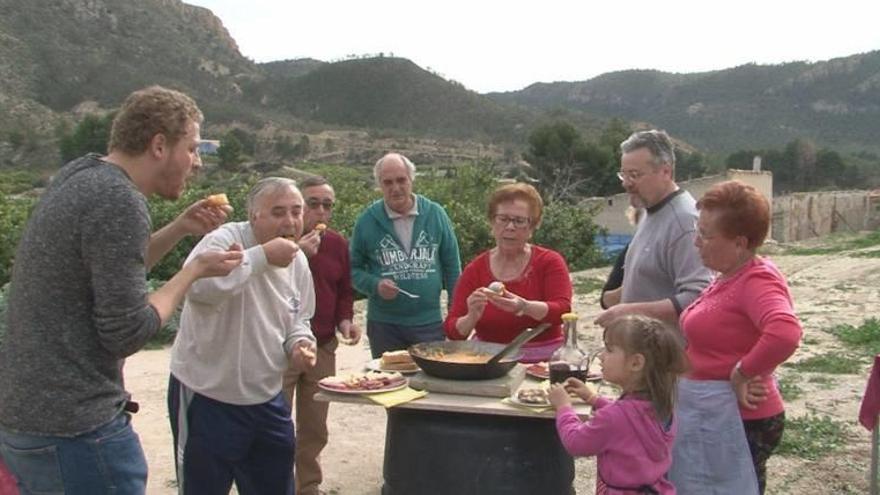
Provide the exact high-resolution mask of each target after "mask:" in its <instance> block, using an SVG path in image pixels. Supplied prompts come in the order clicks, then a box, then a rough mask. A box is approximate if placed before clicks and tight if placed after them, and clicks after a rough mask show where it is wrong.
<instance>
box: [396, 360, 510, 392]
mask: <svg viewBox="0 0 880 495" xmlns="http://www.w3.org/2000/svg"><path fill="white" fill-rule="evenodd" d="M525 376H526V367H525V366H523V365H521V364H517V365H516V366H514V368H513V369H512V370H510V373H508V374H506V375H504V376H502V377H499V378H493V379H491V380H449V379H446V378H437V377H436V376H431V375H428V374H426V373H425V372H424V371H419V372H418V373H416V374H415V375H412V376H410V377H409V386H410V387H412V388H416V389H419V390H427V391H428V392H440V393H444V394H461V395H478V396H481V397H509V396H510V393H511V392H512V391H514V390H516V389H517V388H518V387H519V385H520V384H521V383H522V381H523V379H524V378H525Z"/></svg>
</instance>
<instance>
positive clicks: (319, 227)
mask: <svg viewBox="0 0 880 495" xmlns="http://www.w3.org/2000/svg"><path fill="white" fill-rule="evenodd" d="M325 230H327V225H326V224H323V223H319V224H317V225H315V231H316V232H317V233H318V234H323V233H324V231H325Z"/></svg>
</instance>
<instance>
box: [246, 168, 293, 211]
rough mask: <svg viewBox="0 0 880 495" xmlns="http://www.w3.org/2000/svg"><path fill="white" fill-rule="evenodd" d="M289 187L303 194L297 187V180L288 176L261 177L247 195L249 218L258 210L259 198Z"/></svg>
mask: <svg viewBox="0 0 880 495" xmlns="http://www.w3.org/2000/svg"><path fill="white" fill-rule="evenodd" d="M285 188H289V189H293V190H294V191H295V192H296V193H297V194H299V195H300V196H302V193H300V192H299V188H298V187H296V181H295V180H293V179H288V178H287V177H266V178H264V179H260V180H259V181H258V182H257V183H256V184H254V187H252V188H251V190H250V192H249V193H248V196H247V212H248V218H251V217H252V216H253V215H254V214H255V213H256V212H257V211H256V207H257V200H259V199H260V198H262V197H263V196H267V195H269V194H275V193H277V192H278V191H280V190H282V189H285Z"/></svg>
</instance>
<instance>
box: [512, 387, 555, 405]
mask: <svg viewBox="0 0 880 495" xmlns="http://www.w3.org/2000/svg"><path fill="white" fill-rule="evenodd" d="M516 400H518V401H520V402H522V403H523V404H535V405H547V404H550V399H549V398H548V395H547V390H546V389H543V388H521V389H519V390H518V391H517V392H516Z"/></svg>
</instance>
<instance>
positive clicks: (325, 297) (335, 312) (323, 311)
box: [309, 229, 354, 344]
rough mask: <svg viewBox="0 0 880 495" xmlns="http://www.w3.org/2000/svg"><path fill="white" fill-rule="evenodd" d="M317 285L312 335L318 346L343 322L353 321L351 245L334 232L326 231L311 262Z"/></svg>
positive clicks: (328, 338) (313, 276) (310, 266)
mask: <svg viewBox="0 0 880 495" xmlns="http://www.w3.org/2000/svg"><path fill="white" fill-rule="evenodd" d="M309 268H311V270H312V278H313V279H314V281H315V315H314V316H313V317H312V333H313V334H315V339H317V340H318V343H319V344H323V343H325V342H327V341H329V340H330V339H331V338H333V335H334V334H335V333H336V326H337V325H338V324H339V322H340V321H342V320H351V319H352V318H353V317H354V307H353V305H354V289H352V287H351V262H350V261H349V254H348V242H347V241H346V240H345V238H344V237H342V236H341V235H339V234H338V233H337V232H335V231H332V230H329V229H328V230H325V231H324V234H323V237H322V238H321V245H320V246H319V247H318V252H317V254H315V255H314V256H312V257H311V258H309Z"/></svg>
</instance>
